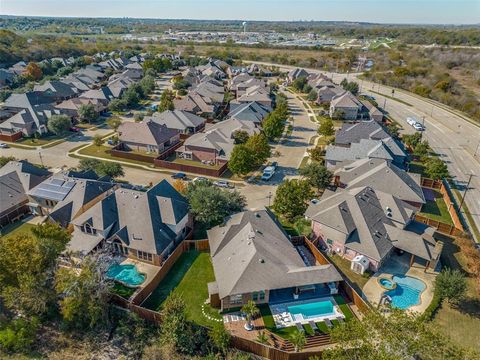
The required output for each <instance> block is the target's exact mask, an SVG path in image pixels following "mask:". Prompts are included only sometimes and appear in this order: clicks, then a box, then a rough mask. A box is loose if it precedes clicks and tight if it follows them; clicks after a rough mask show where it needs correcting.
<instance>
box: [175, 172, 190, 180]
mask: <svg viewBox="0 0 480 360" xmlns="http://www.w3.org/2000/svg"><path fill="white" fill-rule="evenodd" d="M186 178H187V174H185V173H182V172H178V173H176V174H173V175H172V179H182V180H185V179H186Z"/></svg>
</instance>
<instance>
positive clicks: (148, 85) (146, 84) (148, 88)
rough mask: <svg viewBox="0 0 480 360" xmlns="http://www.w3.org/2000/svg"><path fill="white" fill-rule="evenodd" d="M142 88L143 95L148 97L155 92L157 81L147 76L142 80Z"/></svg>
mask: <svg viewBox="0 0 480 360" xmlns="http://www.w3.org/2000/svg"><path fill="white" fill-rule="evenodd" d="M140 86H141V88H142V91H143V95H144V96H146V95H148V94H150V93H151V92H152V91H153V90H155V79H154V78H153V76H149V75H146V76H144V77H143V79H142V80H140Z"/></svg>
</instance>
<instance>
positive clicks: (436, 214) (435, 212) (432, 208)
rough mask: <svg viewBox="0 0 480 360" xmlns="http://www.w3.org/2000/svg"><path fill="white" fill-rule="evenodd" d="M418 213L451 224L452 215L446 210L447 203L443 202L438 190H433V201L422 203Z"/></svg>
mask: <svg viewBox="0 0 480 360" xmlns="http://www.w3.org/2000/svg"><path fill="white" fill-rule="evenodd" d="M419 215H422V216H425V217H427V218H429V219H432V220H436V221H440V222H443V223H446V224H450V225H453V221H452V217H451V216H450V214H449V212H448V208H447V204H445V201H444V200H443V197H442V195H441V194H440V193H438V192H435V201H427V202H426V204H425V205H423V207H422V211H421V212H420V213H419Z"/></svg>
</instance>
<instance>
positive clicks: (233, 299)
mask: <svg viewBox="0 0 480 360" xmlns="http://www.w3.org/2000/svg"><path fill="white" fill-rule="evenodd" d="M242 300H243V297H242V294H240V295H231V296H230V304H241V303H242Z"/></svg>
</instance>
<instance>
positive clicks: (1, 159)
mask: <svg viewBox="0 0 480 360" xmlns="http://www.w3.org/2000/svg"><path fill="white" fill-rule="evenodd" d="M15 160H17V159H16V158H15V157H13V156H0V168H2V167H4V166H5V165H7V164H8V163H9V162H10V161H15Z"/></svg>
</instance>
